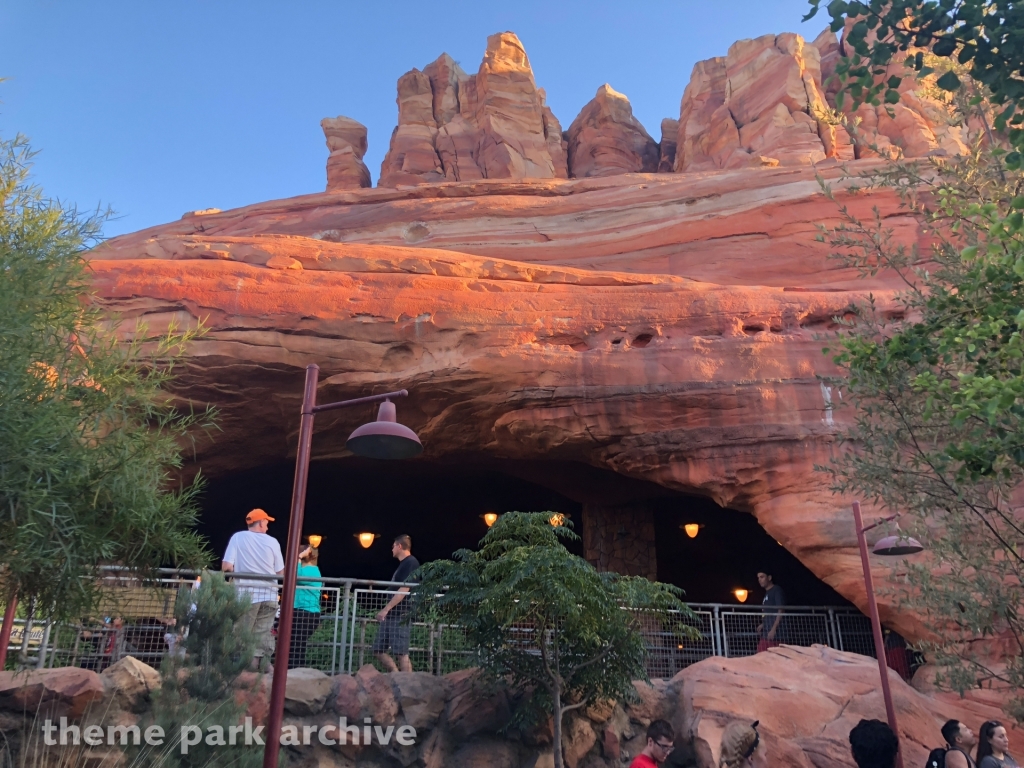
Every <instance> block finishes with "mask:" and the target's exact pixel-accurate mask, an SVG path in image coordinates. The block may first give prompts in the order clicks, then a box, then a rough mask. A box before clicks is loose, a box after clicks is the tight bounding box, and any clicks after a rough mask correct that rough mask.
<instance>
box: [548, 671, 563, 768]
mask: <svg viewBox="0 0 1024 768" xmlns="http://www.w3.org/2000/svg"><path fill="white" fill-rule="evenodd" d="M551 698H552V699H554V701H555V711H554V721H553V722H554V729H553V730H554V737H553V743H552V745H551V754H552V755H553V756H554V758H555V768H563V767H564V765H565V759H564V758H563V757H562V690H561V688H560V687H559V686H558V685H557V684H556V685H555V692H554V695H553V696H552V697H551Z"/></svg>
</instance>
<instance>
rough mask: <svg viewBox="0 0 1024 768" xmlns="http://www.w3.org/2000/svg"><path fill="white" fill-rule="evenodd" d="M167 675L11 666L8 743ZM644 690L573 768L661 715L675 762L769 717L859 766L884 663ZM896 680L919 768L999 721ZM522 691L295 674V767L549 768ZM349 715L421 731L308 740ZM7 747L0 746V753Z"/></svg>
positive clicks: (582, 719)
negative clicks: (522, 724)
mask: <svg viewBox="0 0 1024 768" xmlns="http://www.w3.org/2000/svg"><path fill="white" fill-rule="evenodd" d="M919 674H920V673H919ZM158 683H159V676H158V674H157V672H156V671H155V670H153V669H150V668H149V667H146V665H144V664H141V663H140V662H138V661H136V660H135V659H133V658H131V657H128V658H126V659H123V660H122V661H121V662H119V663H118V664H116V665H114V666H113V667H111V668H110V669H108V670H107V671H105V672H104V673H103V674H102V675H97V674H96V673H95V672H90V671H85V670H78V669H54V670H46V671H43V672H30V673H25V674H21V675H19V676H15V675H14V674H13V673H11V672H4V673H0V734H2V739H0V744H2V743H4V742H3V739H6V743H7V744H8V749H10V750H11V751H12V752H14V753H15V754H14V755H13V756H14V757H15V758H16V757H17V752H18V750H20V749H21V748H22V746H23V745H24V744H25V743H26V738H25V737H26V734H29V735H31V729H33V728H38V727H39V726H40V725H41V724H42V722H43V721H44V720H45V718H46V717H60V716H65V717H68V718H70V720H71V721H72V722H78V723H81V724H99V725H100V726H102V727H104V728H106V727H107V726H112V725H122V726H130V725H134V724H142V725H143V726H145V725H146V716H147V712H148V708H149V706H150V701H151V694H152V692H153V691H154V690H155V689H156V687H157V685H158ZM269 685H270V680H269V677H260V678H257V677H256V676H255V675H254V674H252V673H245V674H243V675H242V676H241V677H240V678H239V680H238V681H237V682H236V695H237V697H238V698H239V700H240V701H243V700H244V701H246V702H247V705H248V715H249V716H250V717H252V718H253V721H254V723H255V724H256V725H259V724H263V723H265V722H266V717H267V702H268V696H269ZM634 685H635V689H636V698H635V700H634V701H632V702H627V703H616V702H613V701H597V702H593V703H591V704H590V705H589V706H586V707H583V708H581V709H580V710H578V711H575V712H572V713H570V714H568V715H567V716H566V719H565V729H564V731H565V733H564V739H563V749H564V754H565V758H566V765H567V766H568V767H569V768H624V766H627V765H628V764H629V762H630V761H631V760H632V758H633V757H635V756H636V754H637V753H638V752H639V751H640V750H642V749H643V747H644V746H645V743H646V739H645V729H646V727H647V725H649V724H650V722H651V720H652V719H655V718H663V719H666V720H668V721H670V722H671V723H672V726H673V728H674V729H675V731H676V733H677V734H678V737H677V739H676V742H677V747H678V751H677V753H676V754H675V755H674V756H673V765H676V766H686V765H690V766H698V767H699V768H713V767H714V766H715V765H716V764H717V758H718V746H719V740H720V738H721V732H722V729H723V728H724V727H725V724H726V723H728V722H729V721H730V720H732V719H735V718H739V719H744V720H747V721H753V720H759V721H760V723H761V725H760V727H759V730H760V732H761V734H762V737H763V738H764V740H765V743H766V744H767V749H768V756H769V761H770V762H769V764H770V765H772V766H773V768H840V767H844V766H845V767H849V768H852V766H853V762H852V761H851V760H850V758H849V746H848V741H847V737H848V734H849V731H850V729H851V728H852V727H853V726H854V725H856V723H857V722H858V721H859V720H860V719H861V718H862V717H863V718H880V719H884V717H885V715H884V710H883V704H882V700H881V695H880V693H879V692H878V666H877V665H876V664H875V662H874V660H873V659H869V658H865V657H862V656H856V655H854V654H848V653H842V652H840V651H833V650H831V649H829V648H824V647H822V646H814V647H812V648H796V647H789V646H785V647H781V648H776V649H772V650H771V651H768V652H766V653H762V654H758V655H756V656H752V657H748V658H745V659H720V658H715V659H708V660H706V661H703V662H700V663H698V664H695V665H693V666H691V667H689V668H687V669H685V670H683V671H682V672H680V673H679V674H678V675H676V676H675V677H674V678H673V679H672V680H654V681H652V682H651V683H644V682H637V683H635V684H634ZM890 685H891V686H892V688H893V696H894V699H895V702H896V708H897V712H898V716H899V722H900V728H901V733H902V736H903V745H904V759H905V762H906V764H907V765H908V766H911V765H923V764H924V758H925V755H926V754H927V751H928V749H929V748H930V747H931V746H935V745H937V744H938V743H939V740H940V736H939V730H938V729H939V727H940V726H941V725H942V723H943V722H945V720H947V719H949V718H950V717H955V718H957V719H959V720H962V721H963V722H966V723H968V724H969V725H970V726H971V727H972V728H975V730H977V725H979V724H980V723H981V722H982V721H983V720H986V719H1001V718H1002V715H1001V713H1000V712H999V709H998V707H999V705H1000V703H1001V698H1000V697H999V696H998V695H997V694H996V693H994V692H991V691H988V692H982V691H976V692H972V693H971V694H970V695H969V697H968V698H967V699H959V698H957V697H954V696H950V695H948V694H936V693H934V692H928V693H923V692H921V691H918V690H915V689H914V688H912V687H911V686H909V685H907V684H906V683H904V682H903V680H902V679H901V678H900V677H899V676H898V675H896V674H895V673H892V674H890ZM921 687H922V688H924V687H926V686H924V685H922V686H921ZM518 700H519V698H518V697H517V696H516V695H513V694H511V693H510V692H509V691H507V690H506V689H505V688H504V687H502V686H500V685H495V684H490V683H486V682H484V680H483V678H481V677H480V676H479V674H478V673H477V671H475V670H464V671H461V672H455V673H452V674H450V675H445V676H444V677H434V676H432V675H428V674H424V673H403V672H399V673H394V674H381V673H380V672H378V671H377V670H375V669H374V668H373V667H372V666H369V665H367V666H365V667H363V668H362V669H360V670H359V671H358V672H357V673H356V674H355V675H338V676H335V677H329V676H327V675H324V674H323V673H321V672H318V671H316V670H312V669H297V670H291V671H289V673H288V688H287V692H286V701H285V720H284V726H285V728H289V727H294V728H295V733H296V734H297V736H298V741H299V744H298V745H291V746H286V750H287V754H288V760H289V763H288V764H289V766H303V767H308V768H333V767H335V766H336V767H337V768H350V767H351V766H368V767H369V766H373V767H374V768H384V767H385V766H387V767H389V768H398V766H402V768H406V767H407V766H417V767H422V768H442V766H443V767H444V768H484V767H485V766H486V767H487V768H491V767H492V766H502V767H504V768H549V767H550V766H551V765H552V751H551V750H552V743H551V741H552V730H551V724H550V722H548V723H546V724H542V725H540V726H536V727H532V728H529V729H506V728H505V726H506V725H507V724H508V722H509V718H510V716H511V713H512V711H513V710H514V708H515V706H516V705H517V701H518ZM340 718H344V719H345V723H346V724H352V723H356V724H360V725H362V724H363V723H364V722H365V721H366V720H367V719H369V721H370V722H371V723H372V724H373V725H374V726H380V727H381V728H382V729H384V731H385V732H386V729H387V728H389V727H393V728H394V729H395V731H393V732H392V733H395V732H397V729H398V728H401V727H403V726H408V727H412V728H413V729H415V732H416V735H415V738H414V743H413V744H412V745H406V746H403V745H400V744H398V743H397V742H395V741H393V740H389V743H388V744H387V745H386V746H381V745H380V744H379V743H377V741H378V740H376V739H375V741H374V744H372V745H371V746H366V745H355V744H352V743H347V744H345V745H340V744H336V745H325V744H322V743H320V742H319V738H318V736H317V735H313V734H312V733H311V735H310V742H311V743H310V744H308V745H303V744H302V743H301V742H302V733H303V728H304V727H306V726H309V727H314V726H315V727H316V728H317V731H316V734H320V733H323V734H324V739H325V740H326V741H330V740H335V739H336V737H337V735H338V733H337V730H336V729H337V727H338V725H339V719H340ZM404 733H406V734H408V733H409V731H405V732H404ZM288 740H289V739H287V738H285V739H284V741H288ZM1022 747H1024V734H1022V733H1021V732H1020V731H1016V730H1014V731H1011V749H1016V750H1018V751H1019V750H1020V749H1021V748H1022ZM227 748H228V747H225V749H227ZM2 751H3V746H0V759H2ZM94 752H95V753H96V754H95V755H94V756H93V757H94V759H95V760H96V761H99V760H100V759H101V758H104V757H105V758H106V761H107V762H106V763H105V768H113V766H116V765H117V764H118V760H117V759H116V758H117V755H116V754H113V755H112V754H111V752H112V750H110V749H109V748H107V747H102V748H97V749H96V750H94ZM113 752H114V753H116V752H117V750H116V749H115V750H113ZM51 754H52V753H51ZM15 764H17V763H15Z"/></svg>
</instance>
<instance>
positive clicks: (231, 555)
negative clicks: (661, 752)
mask: <svg viewBox="0 0 1024 768" xmlns="http://www.w3.org/2000/svg"><path fill="white" fill-rule="evenodd" d="M272 522H274V518H272V517H271V516H270V515H268V514H267V513H266V512H264V511H263V510H262V509H254V510H252V512H250V513H249V514H247V515H246V516H245V524H246V526H247V530H245V531H239V532H238V533H236V534H234V535H233V536H232V537H231V540H230V541H229V542H228V548H227V550H225V552H224V560H223V561H222V562H221V570H222V571H223V572H224V573H231V572H233V571H237V572H238V573H262V574H266V575H267V576H273V575H274V574H277V575H278V576H280V575H281V574H283V573H284V557H283V556H282V555H281V544H280V542H278V540H277V539H275V538H274V537H273V536H268V535H267V527H268V525H269V524H270V523H272ZM235 584H236V585H237V587H238V591H239V593H241V594H247V595H249V598H250V600H251V601H252V605H251V607H250V608H249V610H248V611H247V612H246V614H245V615H244V616H243V617H242V618H241V619H239V621H238V624H239V626H242V627H244V628H245V629H247V630H249V631H250V632H252V633H253V634H254V635H255V636H256V649H255V651H254V652H253V656H254V658H253V660H252V663H253V668H254V669H256V670H261V669H262V670H263V671H268V672H269V671H270V657H271V656H272V655H273V653H274V639H273V637H272V636H271V634H270V630H271V629H273V628H274V617H275V616H276V615H277V584H276V583H275V582H273V581H263V580H262V579H238V580H237V581H236V582H235ZM264 661H265V662H266V665H265V666H264Z"/></svg>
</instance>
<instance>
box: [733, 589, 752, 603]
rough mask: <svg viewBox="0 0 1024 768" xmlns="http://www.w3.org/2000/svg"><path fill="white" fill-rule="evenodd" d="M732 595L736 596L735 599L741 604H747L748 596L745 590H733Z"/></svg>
mask: <svg viewBox="0 0 1024 768" xmlns="http://www.w3.org/2000/svg"><path fill="white" fill-rule="evenodd" d="M732 593H733V594H734V595H736V599H737V600H739V601H740V602H741V603H745V602H747V595H749V594H750V593H749V592H747V590H745V589H734V590H733V591H732Z"/></svg>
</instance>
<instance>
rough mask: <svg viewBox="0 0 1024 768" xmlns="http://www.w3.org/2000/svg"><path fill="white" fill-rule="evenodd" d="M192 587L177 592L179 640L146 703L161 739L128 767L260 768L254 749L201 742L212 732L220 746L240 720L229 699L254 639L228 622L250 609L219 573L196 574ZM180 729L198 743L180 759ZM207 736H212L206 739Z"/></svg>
mask: <svg viewBox="0 0 1024 768" xmlns="http://www.w3.org/2000/svg"><path fill="white" fill-rule="evenodd" d="M199 583H201V586H199V587H198V588H196V589H188V588H184V589H182V590H181V592H179V594H178V600H177V602H176V604H175V608H174V615H175V619H176V620H177V626H176V630H177V632H178V634H179V636H181V637H182V640H181V641H180V642H179V643H177V644H176V648H175V652H174V653H172V654H169V655H168V656H166V657H165V658H164V662H163V666H162V668H161V678H162V684H161V687H160V689H159V691H158V692H156V694H155V696H154V702H153V711H152V720H153V723H154V724H156V725H159V726H160V727H161V728H163V732H164V733H165V734H167V736H168V738H167V740H166V741H165V743H164V744H163V745H162V746H161V747H159V748H157V747H145V748H142V749H140V750H139V756H138V759H137V760H135V761H134V763H135V764H141V765H153V766H159V767H160V768H168V766H173V765H180V766H181V768H190V767H191V766H196V765H201V766H208V768H217V766H232V767H233V768H255V766H258V765H261V764H262V761H263V748H262V747H261V746H260V745H259V744H258V743H256V742H255V741H253V743H251V744H248V745H246V744H245V743H244V739H241V740H238V741H237V743H236V744H234V745H231V744H230V743H228V744H227V746H224V745H223V744H216V743H208V738H210V740H211V741H213V742H216V741H218V732H217V731H216V729H217V728H218V727H219V728H220V731H219V735H222V736H223V741H224V742H228V740H229V738H230V731H229V728H230V727H231V726H238V725H240V724H242V723H243V721H244V719H245V710H246V707H245V703H244V701H239V700H236V698H235V696H234V691H235V685H236V681H237V680H238V677H239V675H241V674H242V672H243V671H245V670H246V668H247V667H248V666H249V664H250V662H251V661H252V654H253V649H254V647H255V645H256V638H255V636H254V635H253V634H252V633H251V632H248V631H245V630H243V629H239V628H236V627H235V622H236V621H238V620H239V619H240V618H241V617H242V616H243V615H244V614H245V612H246V611H247V610H248V609H249V606H250V603H249V600H248V598H247V597H244V596H239V594H238V593H237V592H236V590H235V588H234V587H233V586H232V585H230V584H228V583H227V582H226V581H225V580H224V576H223V575H222V574H220V573H211V572H206V571H204V572H203V574H202V580H201V582H199ZM258 685H259V683H258V681H256V682H254V684H253V686H251V688H252V690H250V691H247V692H245V691H244V689H242V690H243V692H245V693H247V694H248V695H249V696H252V695H254V694H255V688H256V686H258ZM258 725H259V724H258V723H257V724H255V725H254V726H253V727H255V726H258ZM183 726H197V727H198V728H200V730H201V731H202V734H203V737H204V738H203V739H202V740H201V741H200V743H199V744H196V745H194V746H192V747H190V748H189V750H188V752H187V753H186V754H182V753H181V749H180V743H181V738H180V736H181V733H182V727H183ZM211 729H213V733H214V735H213V736H212V737H209V734H210V733H211ZM264 738H265V736H264Z"/></svg>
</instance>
